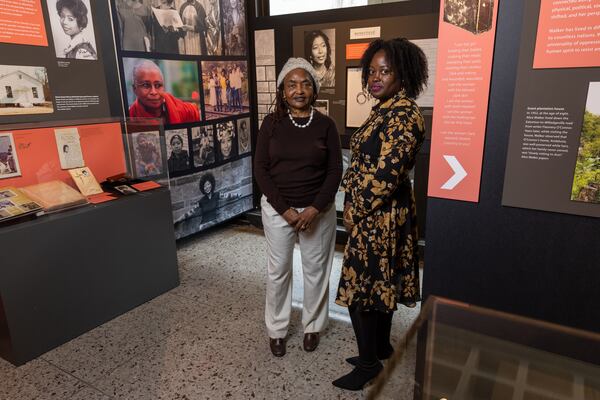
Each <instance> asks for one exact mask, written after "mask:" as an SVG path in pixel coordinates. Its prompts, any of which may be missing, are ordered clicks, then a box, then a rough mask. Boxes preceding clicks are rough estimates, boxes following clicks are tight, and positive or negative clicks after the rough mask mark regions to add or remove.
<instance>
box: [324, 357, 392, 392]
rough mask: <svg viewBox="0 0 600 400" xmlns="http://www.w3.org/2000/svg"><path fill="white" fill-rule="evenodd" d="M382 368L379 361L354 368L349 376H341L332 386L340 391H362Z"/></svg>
mask: <svg viewBox="0 0 600 400" xmlns="http://www.w3.org/2000/svg"><path fill="white" fill-rule="evenodd" d="M382 369H383V366H382V365H381V363H380V362H379V361H377V363H375V364H373V365H371V366H368V367H363V366H360V365H359V366H356V368H354V369H353V370H352V372H350V373H349V374H346V375H344V376H342V377H341V378H338V379H336V380H335V381H333V382H332V383H333V386H336V387H339V388H341V389H346V390H354V391H356V390H362V388H363V387H364V386H365V385H366V384H367V383H369V382H370V381H371V380H372V379H374V378H375V377H376V376H377V375H379V373H380V372H381V370H382Z"/></svg>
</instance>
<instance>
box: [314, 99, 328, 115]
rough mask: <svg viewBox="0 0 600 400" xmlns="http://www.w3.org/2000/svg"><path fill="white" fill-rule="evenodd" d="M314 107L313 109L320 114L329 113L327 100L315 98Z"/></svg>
mask: <svg viewBox="0 0 600 400" xmlns="http://www.w3.org/2000/svg"><path fill="white" fill-rule="evenodd" d="M314 108H315V110H317V111H319V112H320V113H321V114H324V115H329V100H322V99H318V100H316V101H315V105H314Z"/></svg>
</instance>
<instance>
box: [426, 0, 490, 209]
mask: <svg viewBox="0 0 600 400" xmlns="http://www.w3.org/2000/svg"><path fill="white" fill-rule="evenodd" d="M440 8H441V12H440V16H439V25H440V28H439V35H440V41H439V51H438V61H437V67H438V68H437V72H438V74H437V77H436V87H435V106H434V110H436V113H435V115H434V118H433V127H432V133H431V161H430V165H429V188H428V192H427V194H428V195H429V196H432V197H441V198H448V199H454V200H463V201H471V202H477V201H478V200H479V185H480V181H481V170H482V165H483V148H484V142H485V132H486V124H487V109H488V107H487V106H488V101H489V91H490V82H491V74H492V62H493V54H494V42H495V36H496V17H497V12H498V2H497V1H494V0H466V1H465V0H442V2H441V6H440Z"/></svg>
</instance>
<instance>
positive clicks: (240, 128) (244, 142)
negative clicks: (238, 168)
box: [237, 118, 252, 155]
mask: <svg viewBox="0 0 600 400" xmlns="http://www.w3.org/2000/svg"><path fill="white" fill-rule="evenodd" d="M237 135H238V152H239V154H240V155H242V154H246V153H249V152H250V150H251V149H252V139H251V135H250V118H242V119H238V120H237Z"/></svg>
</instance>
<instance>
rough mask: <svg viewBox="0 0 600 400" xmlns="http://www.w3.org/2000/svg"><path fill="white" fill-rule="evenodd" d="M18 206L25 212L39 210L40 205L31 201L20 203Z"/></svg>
mask: <svg viewBox="0 0 600 400" xmlns="http://www.w3.org/2000/svg"><path fill="white" fill-rule="evenodd" d="M19 207H21V209H22V210H23V211H25V212H28V211H34V210H39V209H41V208H42V206H40V205H39V204H38V203H35V202H33V201H32V202H29V203H25V204H20V205H19Z"/></svg>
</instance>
